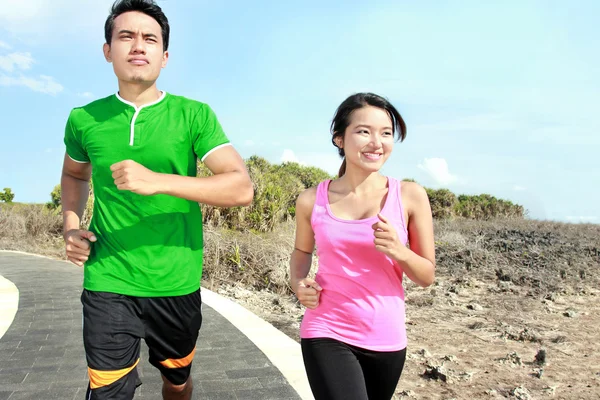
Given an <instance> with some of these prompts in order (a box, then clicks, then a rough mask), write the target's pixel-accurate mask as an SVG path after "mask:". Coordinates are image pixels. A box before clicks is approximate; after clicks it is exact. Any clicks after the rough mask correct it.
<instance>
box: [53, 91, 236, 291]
mask: <svg viewBox="0 0 600 400" xmlns="http://www.w3.org/2000/svg"><path fill="white" fill-rule="evenodd" d="M64 142H65V145H66V149H67V154H68V155H69V157H70V158H72V159H73V160H74V161H77V162H82V163H91V165H92V180H93V185H94V214H93V217H92V221H91V223H90V227H89V230H90V231H92V232H94V233H95V235H96V237H97V241H96V242H95V243H93V244H92V249H91V253H90V257H89V260H88V261H87V262H86V263H85V267H84V280H83V286H84V288H86V289H88V290H93V291H104V292H113V293H119V294H124V295H130V296H139V297H155V296H179V295H184V294H188V293H191V292H193V291H195V290H198V288H199V287H200V279H201V275H202V250H203V237H202V215H201V212H200V207H199V204H198V203H197V202H194V201H189V200H185V199H181V198H177V197H174V196H169V195H164V194H157V195H153V196H142V195H138V194H135V193H133V192H130V191H126V190H123V191H121V190H119V189H117V186H116V185H115V183H114V179H113V177H112V172H111V171H110V166H111V165H112V164H114V163H117V162H120V161H123V160H133V161H136V162H138V163H140V164H142V165H143V166H145V167H146V168H148V169H150V170H151V171H154V172H159V173H165V174H177V175H183V176H196V163H197V160H198V159H201V160H204V159H205V158H206V156H207V155H208V154H209V153H211V152H212V151H214V150H216V149H217V148H219V147H221V146H226V145H228V144H229V140H228V139H227V136H226V135H225V133H224V132H223V129H222V127H221V125H220V123H219V121H218V119H217V117H216V115H215V114H214V112H213V110H212V109H211V108H210V107H209V106H208V105H207V104H204V103H201V102H198V101H194V100H190V99H187V98H185V97H181V96H174V95H172V94H167V93H165V92H163V93H162V96H161V97H160V99H159V100H157V101H156V102H154V103H151V104H147V105H144V106H142V107H140V108H137V107H136V106H135V105H134V104H133V103H130V102H127V101H125V100H123V99H122V98H121V97H120V96H119V95H118V94H116V95H112V96H109V97H106V98H103V99H100V100H97V101H94V102H92V103H90V104H88V105H86V106H84V107H79V108H75V109H73V110H72V111H71V113H70V115H69V119H68V121H67V124H66V129H65V138H64Z"/></svg>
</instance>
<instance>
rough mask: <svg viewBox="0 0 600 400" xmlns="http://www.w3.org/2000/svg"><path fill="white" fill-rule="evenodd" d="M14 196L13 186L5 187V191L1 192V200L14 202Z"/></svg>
mask: <svg viewBox="0 0 600 400" xmlns="http://www.w3.org/2000/svg"><path fill="white" fill-rule="evenodd" d="M14 198H15V194H14V193H13V192H12V190H11V188H4V191H2V192H0V201H3V202H5V203H12V201H13V199H14Z"/></svg>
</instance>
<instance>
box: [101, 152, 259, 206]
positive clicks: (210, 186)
mask: <svg viewBox="0 0 600 400" xmlns="http://www.w3.org/2000/svg"><path fill="white" fill-rule="evenodd" d="M204 164H205V165H206V166H207V167H208V169H209V170H210V171H211V172H212V173H213V175H212V176H209V177H202V178H200V177H190V176H181V175H173V174H161V173H157V172H153V171H150V170H149V169H147V168H146V167H144V166H143V165H141V164H138V163H136V162H135V161H131V160H126V161H122V162H119V163H116V164H114V165H112V166H111V170H112V172H113V178H114V180H115V184H116V185H117V188H118V189H119V190H129V191H132V192H134V193H137V194H141V195H146V196H148V195H153V194H159V193H160V194H168V195H171V196H175V197H180V198H183V199H187V200H191V201H196V202H199V203H203V204H208V205H211V206H216V207H236V206H247V205H250V203H252V199H253V197H254V189H253V187H252V181H251V180H250V176H249V175H248V171H247V169H246V165H245V164H244V160H243V159H242V157H241V156H240V155H239V153H238V152H237V151H236V150H235V148H234V147H233V146H232V145H226V146H221V147H219V148H218V149H216V150H214V151H212V152H211V153H210V154H209V155H208V156H206V158H205V159H204Z"/></svg>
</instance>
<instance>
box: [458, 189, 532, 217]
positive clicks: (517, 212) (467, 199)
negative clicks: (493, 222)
mask: <svg viewBox="0 0 600 400" xmlns="http://www.w3.org/2000/svg"><path fill="white" fill-rule="evenodd" d="M455 213H456V215H458V216H460V217H464V218H470V219H479V220H488V219H492V218H523V217H525V210H524V208H523V206H520V205H518V204H513V203H512V202H511V201H508V200H502V199H497V198H496V197H494V196H491V195H489V194H485V193H484V194H480V195H475V196H468V195H460V196H458V203H457V204H456V205H455Z"/></svg>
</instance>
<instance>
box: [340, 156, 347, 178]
mask: <svg viewBox="0 0 600 400" xmlns="http://www.w3.org/2000/svg"><path fill="white" fill-rule="evenodd" d="M345 173H346V157H344V161H342V165H341V166H340V170H339V172H338V178H341V177H342V175H344V174H345Z"/></svg>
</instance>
